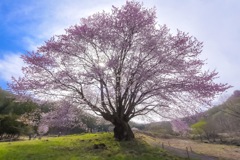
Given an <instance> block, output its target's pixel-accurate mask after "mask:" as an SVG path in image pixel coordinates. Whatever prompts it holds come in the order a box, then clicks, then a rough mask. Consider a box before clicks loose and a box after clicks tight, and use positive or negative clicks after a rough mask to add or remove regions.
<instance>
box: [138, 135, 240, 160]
mask: <svg viewBox="0 0 240 160" xmlns="http://www.w3.org/2000/svg"><path fill="white" fill-rule="evenodd" d="M135 135H136V137H138V138H142V139H143V140H145V141H146V142H148V143H149V144H150V145H153V146H156V147H161V148H164V149H166V150H167V151H169V152H171V153H173V154H175V155H178V156H181V157H190V158H196V159H201V160H215V159H219V160H240V147H238V146H230V145H220V144H206V143H200V142H196V141H192V140H183V139H173V138H171V139H163V138H158V137H153V136H149V135H146V134H143V133H135Z"/></svg>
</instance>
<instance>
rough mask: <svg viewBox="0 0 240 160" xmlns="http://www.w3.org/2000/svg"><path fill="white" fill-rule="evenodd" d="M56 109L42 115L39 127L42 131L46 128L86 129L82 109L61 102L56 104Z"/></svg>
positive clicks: (64, 101) (63, 101)
mask: <svg viewBox="0 0 240 160" xmlns="http://www.w3.org/2000/svg"><path fill="white" fill-rule="evenodd" d="M53 105H54V109H52V111H50V112H47V113H42V115H41V117H42V118H41V120H40V124H39V127H38V128H40V130H41V131H42V130H44V129H45V128H46V126H47V127H48V128H60V129H61V128H68V129H73V128H75V127H82V128H84V129H85V124H84V123H83V121H82V116H81V115H83V114H84V113H83V112H82V110H81V109H80V108H77V107H76V106H75V105H73V104H72V103H70V102H68V101H66V100H61V101H58V102H55V104H53Z"/></svg>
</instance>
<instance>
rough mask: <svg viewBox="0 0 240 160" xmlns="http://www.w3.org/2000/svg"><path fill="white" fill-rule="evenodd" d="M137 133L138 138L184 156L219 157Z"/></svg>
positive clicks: (201, 158)
mask: <svg viewBox="0 0 240 160" xmlns="http://www.w3.org/2000/svg"><path fill="white" fill-rule="evenodd" d="M135 135H136V136H137V137H138V138H141V139H143V140H144V141H146V142H147V143H148V144H150V145H152V146H154V147H161V148H164V149H165V150H167V151H168V152H170V153H171V154H173V155H176V156H180V157H184V158H193V159H198V160H218V159H219V158H216V157H213V156H208V155H203V154H197V153H195V152H193V151H191V148H186V150H183V149H179V148H175V147H172V146H169V145H164V144H163V143H161V141H160V140H159V139H157V138H155V137H151V136H150V135H146V134H143V133H135Z"/></svg>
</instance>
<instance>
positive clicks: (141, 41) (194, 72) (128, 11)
mask: <svg viewBox="0 0 240 160" xmlns="http://www.w3.org/2000/svg"><path fill="white" fill-rule="evenodd" d="M202 46H203V45H202V42H199V41H198V40H197V39H196V38H194V37H192V36H189V35H188V34H187V33H185V32H182V31H179V30H178V31H177V33H176V35H172V34H171V33H170V30H169V29H168V28H167V27H166V26H165V25H162V26H161V25H157V22H156V12H155V9H147V8H144V6H143V4H141V3H139V2H135V1H127V2H126V4H125V5H124V6H122V7H120V8H118V7H115V6H113V7H112V11H111V12H110V13H106V12H104V11H103V12H101V13H96V14H93V15H92V16H89V17H87V18H82V19H81V21H80V24H77V25H75V26H71V27H70V28H68V29H66V33H65V34H63V35H58V36H54V37H53V38H51V39H50V40H49V41H47V42H46V43H45V44H44V45H42V46H41V47H39V48H38V50H37V51H33V52H28V53H27V54H25V55H23V56H22V58H23V60H24V62H25V63H26V67H24V68H23V73H24V76H23V77H20V78H19V79H17V78H14V79H13V82H12V83H11V84H10V87H11V89H12V91H13V92H15V93H18V94H19V95H25V96H26V95H27V96H39V97H42V98H48V99H49V98H51V99H62V98H65V99H69V101H71V102H74V103H75V104H77V105H78V106H80V107H81V108H82V109H85V110H91V111H94V112H95V113H96V114H99V115H101V116H102V117H103V118H105V119H106V120H108V121H110V122H111V123H112V124H113V125H115V129H114V133H115V138H117V139H119V140H123V139H127V140H128V139H132V138H133V137H134V136H133V133H132V132H131V129H130V127H129V125H128V122H129V120H130V119H132V118H133V117H136V116H142V115H146V114H150V113H153V114H157V115H160V116H165V117H168V118H169V117H174V118H175V117H176V116H178V115H182V114H186V113H189V112H192V113H194V112H195V111H196V110H197V108H196V106H197V105H203V104H208V103H209V102H210V101H211V100H212V99H213V98H214V96H215V95H216V94H219V93H221V92H223V91H225V90H226V89H227V88H229V86H228V85H227V84H218V83H215V82H214V79H215V78H216V76H217V72H216V71H203V69H202V67H203V65H204V61H203V60H201V59H199V55H200V53H201V51H202Z"/></svg>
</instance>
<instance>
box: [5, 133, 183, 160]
mask: <svg viewBox="0 0 240 160" xmlns="http://www.w3.org/2000/svg"><path fill="white" fill-rule="evenodd" d="M0 159H1V160H55V159H56V160H124V159H126V160H174V159H175V160H178V159H179V160H180V159H182V158H177V157H174V156H172V155H169V154H168V153H166V152H165V151H163V150H161V149H158V148H152V147H151V146H149V145H148V144H146V143H145V142H144V141H142V140H141V139H135V140H134V141H131V142H118V141H115V140H114V139H113V135H112V133H98V134H83V135H71V136H62V137H52V138H47V137H44V138H42V139H41V140H31V141H28V140H26V141H17V142H3V143H0Z"/></svg>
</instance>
